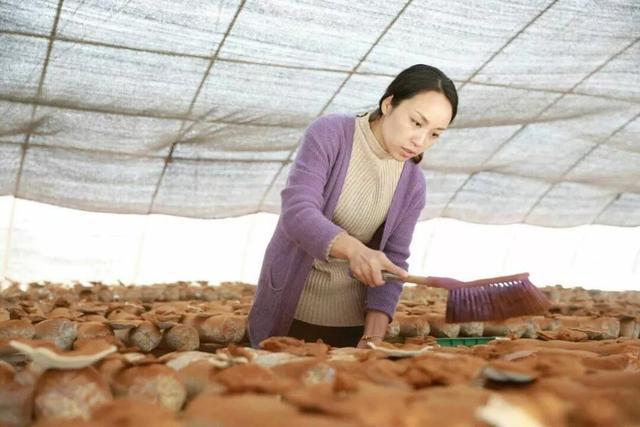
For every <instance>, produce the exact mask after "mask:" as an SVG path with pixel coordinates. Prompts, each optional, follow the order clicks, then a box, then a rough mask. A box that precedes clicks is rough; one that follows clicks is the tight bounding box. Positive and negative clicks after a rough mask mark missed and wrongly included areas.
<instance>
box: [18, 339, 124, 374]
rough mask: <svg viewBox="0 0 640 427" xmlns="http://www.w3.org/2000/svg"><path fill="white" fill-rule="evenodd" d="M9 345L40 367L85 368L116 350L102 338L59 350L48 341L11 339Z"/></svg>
mask: <svg viewBox="0 0 640 427" xmlns="http://www.w3.org/2000/svg"><path fill="white" fill-rule="evenodd" d="M9 345H11V347H13V348H15V349H16V350H18V351H20V352H22V353H24V354H25V355H26V356H27V357H29V358H30V359H31V360H33V362H34V363H35V364H37V365H38V366H39V367H40V368H42V369H80V368H85V367H87V366H91V365H92V364H94V363H95V362H97V361H98V360H100V359H103V358H104V357H106V356H108V355H109V354H111V353H114V352H115V351H116V350H117V348H116V346H114V345H112V344H109V343H107V342H106V341H104V340H85V341H82V344H81V345H80V346H79V348H77V349H75V350H71V351H61V350H60V349H59V348H57V347H56V346H55V345H53V344H52V343H51V342H49V341H36V340H11V341H10V342H9Z"/></svg>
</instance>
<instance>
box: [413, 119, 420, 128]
mask: <svg viewBox="0 0 640 427" xmlns="http://www.w3.org/2000/svg"><path fill="white" fill-rule="evenodd" d="M411 121H412V122H413V124H414V125H416V126H417V127H422V124H421V123H420V122H418V121H416V120H413V119H411Z"/></svg>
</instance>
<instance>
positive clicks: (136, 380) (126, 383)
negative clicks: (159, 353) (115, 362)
mask: <svg viewBox="0 0 640 427" xmlns="http://www.w3.org/2000/svg"><path fill="white" fill-rule="evenodd" d="M112 387H113V390H114V392H115V393H116V394H117V395H120V396H129V397H137V398H140V399H143V400H146V401H148V402H152V403H159V404H161V405H163V406H164V407H166V408H168V409H170V410H172V411H178V410H180V408H181V407H182V405H183V404H184V401H185V399H186V397H187V390H186V388H185V386H184V384H182V383H181V382H180V379H179V378H178V375H177V374H176V372H175V371H174V370H173V369H171V368H169V367H167V366H164V365H162V364H148V365H140V366H132V367H130V368H127V369H124V370H122V371H120V372H119V373H117V374H116V375H115V377H114V380H113V382H112Z"/></svg>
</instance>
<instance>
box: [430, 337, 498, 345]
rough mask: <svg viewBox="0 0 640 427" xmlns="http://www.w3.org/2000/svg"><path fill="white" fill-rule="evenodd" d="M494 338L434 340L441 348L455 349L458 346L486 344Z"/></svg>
mask: <svg viewBox="0 0 640 427" xmlns="http://www.w3.org/2000/svg"><path fill="white" fill-rule="evenodd" d="M495 338H496V337H464V338H436V341H437V342H438V345H440V346H441V347H457V346H459V345H466V346H472V345H478V344H486V343H488V342H489V341H491V340H494V339H495Z"/></svg>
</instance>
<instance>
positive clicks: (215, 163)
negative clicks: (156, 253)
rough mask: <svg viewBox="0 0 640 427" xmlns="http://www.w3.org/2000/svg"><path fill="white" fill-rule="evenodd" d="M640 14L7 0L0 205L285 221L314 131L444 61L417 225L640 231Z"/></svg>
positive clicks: (637, 6) (587, 6) (349, 4)
mask: <svg viewBox="0 0 640 427" xmlns="http://www.w3.org/2000/svg"><path fill="white" fill-rule="evenodd" d="M639 41H640V3H638V2H637V1H635V0H628V1H603V2H593V1H562V0H556V1H549V0H544V1H530V0H526V1H518V2H513V1H495V0H494V1H462V0H459V1H450V0H447V1H445V0H436V1H426V0H414V1H411V0H409V1H406V0H403V1H396V0H384V1H381V0H375V1H366V2H364V1H344V0H335V1H316V0H308V1H274V0H269V1H264V0H247V1H235V0H234V1H210V0H209V1H205V0H201V1H195V0H193V1H177V0H161V1H159V0H154V1H151V0H127V1H125V0H58V1H45V0H38V1H36V0H30V1H23V0H2V1H0V195H14V196H16V197H18V198H22V199H29V200H35V201H40V202H45V203H51V204H56V205H60V206H65V207H70V208H76V209H84V210H91V211H102V212H121V213H139V214H147V213H161V214H170V215H180V216H189V217H199V218H221V217H227V216H235V215H242V214H248V213H254V212H259V211H265V212H274V213H277V212H278V210H279V203H280V199H279V191H280V190H281V188H282V186H283V185H284V183H285V180H286V174H287V172H288V166H289V164H290V162H291V160H292V159H293V156H294V155H295V150H296V147H297V145H298V143H299V137H300V135H301V134H302V132H303V130H304V127H305V126H306V125H307V124H308V123H309V122H310V121H311V120H313V119H314V118H315V117H318V116H320V115H322V114H325V113H329V112H348V113H358V112H361V111H364V110H366V109H369V108H371V107H372V106H373V105H375V104H376V103H377V100H378V98H379V96H380V95H381V94H382V93H383V92H384V89H385V87H386V85H387V84H388V83H389V82H390V81H391V79H392V77H393V76H394V75H395V74H396V73H398V72H399V71H400V70H402V69H403V68H405V67H406V66H409V65H412V64H414V63H428V64H431V65H435V66H437V67H439V68H441V69H442V70H443V71H445V72H446V73H447V74H449V76H450V77H452V78H453V79H454V80H455V81H456V84H457V86H458V90H459V94H460V111H459V115H458V119H457V120H456V123H455V126H453V127H452V128H451V129H450V130H449V131H448V132H447V133H446V134H445V136H444V137H443V138H442V139H441V141H440V142H438V144H436V146H435V147H434V148H432V149H431V150H429V151H428V152H427V153H426V155H425V160H424V161H423V163H422V165H423V168H424V173H425V175H426V176H427V179H428V196H427V207H426V209H425V211H424V212H423V217H422V219H428V218H434V217H450V218H457V219H461V220H465V221H471V222H480V223H489V224H505V223H528V224H536V225H544V226H555V227H564V226H573V225H579V224H592V223H595V224H607V225H617V226H638V225H640V42H639Z"/></svg>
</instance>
